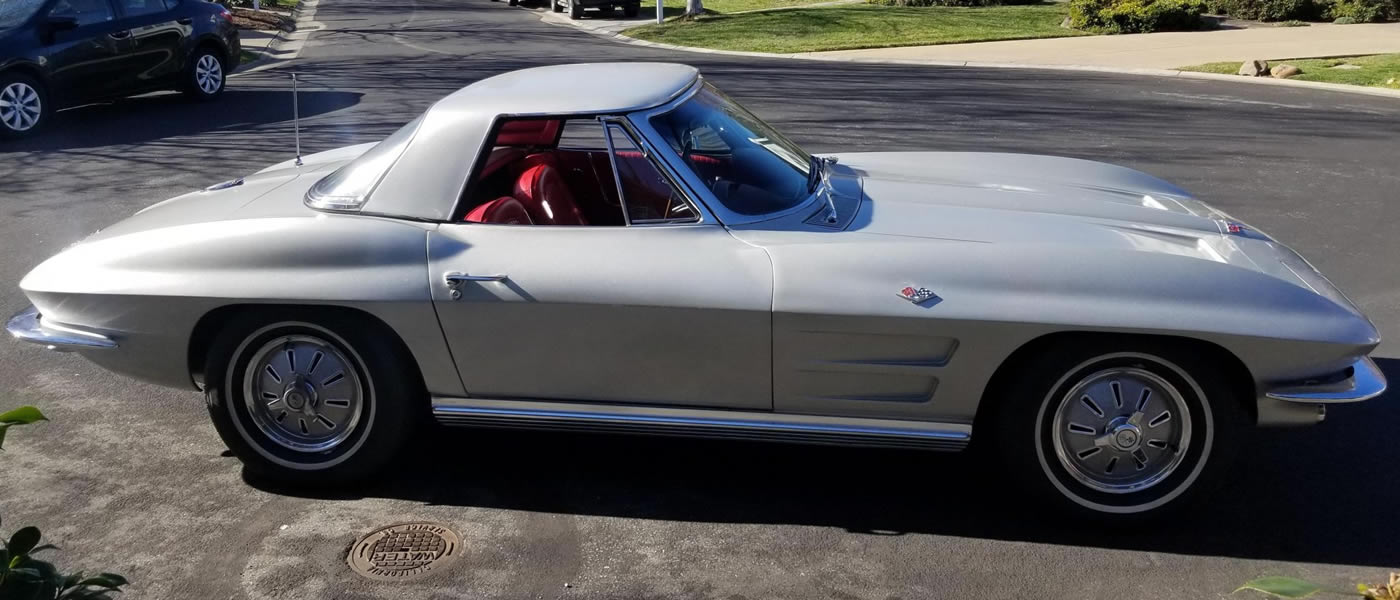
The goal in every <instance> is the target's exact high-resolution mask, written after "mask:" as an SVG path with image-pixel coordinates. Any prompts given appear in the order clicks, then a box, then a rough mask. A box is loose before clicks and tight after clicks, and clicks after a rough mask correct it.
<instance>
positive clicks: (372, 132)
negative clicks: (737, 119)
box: [0, 0, 1400, 599]
mask: <svg viewBox="0 0 1400 600" xmlns="http://www.w3.org/2000/svg"><path fill="white" fill-rule="evenodd" d="M318 20H320V21H322V22H324V23H325V25H326V27H327V29H326V30H324V31H321V32H318V33H316V34H315V35H314V36H313V37H312V39H311V43H310V44H309V45H308V47H307V48H306V50H305V52H304V54H303V55H302V59H301V60H300V61H299V62H298V67H297V68H298V69H299V70H300V71H301V72H302V73H303V74H304V78H305V79H306V80H307V82H308V86H307V90H306V91H305V93H304V96H303V98H302V107H303V112H304V113H306V114H308V115H309V116H308V118H307V119H306V121H305V127H306V136H305V144H306V146H307V148H308V149H310V150H322V149H328V148H331V147H335V146H339V145H343V144H349V143H356V142H362V141H367V140H373V139H376V138H377V137H379V136H382V135H384V134H385V133H387V132H388V131H390V130H391V129H392V128H394V127H396V126H397V125H399V124H401V123H403V122H405V121H407V120H408V119H409V118H411V117H412V116H413V115H414V114H415V113H417V112H419V111H421V110H423V109H424V108H425V107H426V106H427V105H428V104H429V103H430V102H432V101H433V100H434V99H435V98H437V97H439V96H441V95H442V94H444V93H446V92H448V91H450V90H453V89H456V88H458V87H460V86H462V85H464V84H467V83H469V82H471V81H474V80H476V79H478V78H481V77H484V76H487V75H490V74H494V73H498V72H501V71H506V70H510V69H515V68H519V67H525V66H531V65H539V64H551V63H558V62H568V61H579V60H636V59H662V60H674V61H686V62H691V63H693V64H696V65H698V66H700V67H701V68H702V69H703V71H704V72H705V74H706V76H707V77H710V78H711V79H712V80H713V81H715V82H716V83H717V84H719V85H720V86H721V87H723V88H725V89H727V90H730V91H732V93H733V94H734V95H736V96H738V97H739V98H741V99H742V100H743V101H745V102H746V103H748V104H749V105H750V106H752V107H753V108H755V109H756V110H757V112H759V113H760V114H761V115H763V116H765V117H767V118H769V119H771V120H772V121H774V122H776V123H777V124H779V125H780V126H781V127H782V128H784V129H785V130H787V131H790V132H792V135H793V137H795V138H796V139H797V140H798V141H799V142H801V143H803V144H804V145H806V146H808V147H809V148H810V149H812V150H815V151H831V150H836V149H838V148H843V149H861V150H911V149H920V148H925V149H927V148H937V149H951V150H959V149H963V150H1002V151H1023V152H1045V153H1055V154H1063V155H1070V156H1077V157H1084V158H1091V159H1100V160H1107V161H1113V162H1119V163H1124V164H1127V165H1131V166H1133V167H1137V168H1141V169H1144V170H1147V171H1149V172H1153V173H1156V174H1159V175H1162V176H1165V177H1167V178H1169V179H1173V180H1175V181H1177V182H1180V183H1181V184H1183V185H1184V186H1185V187H1187V188H1189V189H1192V190H1194V191H1196V192H1198V193H1199V194H1200V195H1201V196H1203V197H1205V198H1206V199H1208V200H1210V201H1212V202H1214V203H1216V204H1218V205H1220V206H1222V207H1224V208H1225V209H1226V210H1228V211H1230V212H1232V213H1235V214H1236V215H1238V216H1239V217H1241V218H1243V219H1245V220H1247V221H1250V222H1253V223H1255V224H1257V225H1258V226H1261V227H1264V228H1266V229H1267V230H1269V231H1271V232H1273V233H1275V234H1276V235H1277V236H1278V237H1280V238H1282V239H1283V240H1286V241H1288V242H1290V243H1292V244H1293V245H1295V247H1297V248H1298V249H1299V250H1301V251H1302V252H1303V254H1305V255H1306V256H1308V257H1310V258H1311V259H1312V260H1313V261H1315V263H1316V264H1317V265H1318V266H1319V267H1320V268H1321V269H1322V270H1323V271H1324V272H1326V273H1328V274H1330V275H1332V276H1333V277H1334V279H1335V280H1336V282H1337V283H1338V284H1339V285H1340V286H1341V287H1342V288H1343V289H1345V290H1346V291H1347V292H1348V293H1350V294H1351V295H1352V297H1353V298H1354V299H1355V300H1356V301H1357V303H1358V304H1360V305H1361V306H1362V307H1363V309H1365V310H1366V311H1367V312H1368V313H1369V314H1370V315H1371V316H1372V317H1373V318H1374V319H1375V320H1376V322H1377V324H1378V325H1379V326H1380V328H1381V329H1382V331H1383V332H1384V334H1385V335H1386V336H1387V337H1388V340H1389V341H1388V342H1387V345H1386V346H1384V347H1382V349H1381V351H1380V352H1379V354H1380V356H1382V357H1389V358H1391V359H1393V358H1396V357H1400V345H1396V342H1395V341H1396V340H1400V260H1396V258H1397V257H1400V240H1397V237H1396V235H1395V234H1394V224H1395V223H1397V222H1400V202H1396V200H1397V191H1398V190H1400V177H1397V175H1396V170H1395V168H1396V155H1397V140H1400V136H1397V134H1400V103H1397V102H1394V101H1390V100H1386V99H1376V98H1366V97H1359V96H1357V97H1353V96H1347V95H1340V94H1332V93H1324V92H1316V91H1301V90H1291V89H1275V88H1261V87H1257V86H1247V85H1238V86H1236V85H1229V84H1227V83H1220V82H1208V81H1178V80H1159V79H1151V78H1137V77H1120V76H1107V75H1094V74H1069V73H1059V72H1034V71H1014V70H975V69H932V68H913V67H883V66H870V65H851V64H819V63H812V62H797V61H776V60H775V61H763V60H752V59H742V60H740V59H731V58H727V57H717V56H710V55H690V54H682V53H672V52H661V51H655V50H646V49H640V48H635V47H629V46H624V45H618V44H614V43H612V42H608V41H605V40H601V39H599V38H595V37H592V36H589V35H586V34H582V33H578V32H576V31H574V30H571V29H566V28H561V27H555V26H548V25H544V24H541V23H540V22H539V21H538V20H537V18H536V16H535V15H534V14H533V13H531V12H529V11H526V10H519V9H510V8H507V7H506V6H505V4H504V3H491V2H487V1H486V0H418V1H417V2H414V1H413V0H408V2H393V3H388V2H374V1H371V0H327V1H326V2H325V3H324V4H323V6H322V9H321V11H320V13H319V15H318ZM560 93H568V91H567V90H561V91H560ZM288 118H289V109H288V97H287V95H286V93H285V92H284V82H283V80H282V79H281V78H279V77H277V76H275V74H273V73H261V74H250V75H248V76H246V77H242V78H239V79H237V80H236V81H234V82H233V83H232V85H231V87H230V91H229V93H228V95H227V97H226V98H225V99H224V100H223V101H222V102H220V103H218V104H214V105H208V106H192V105H187V104H184V103H182V102H181V101H180V100H178V99H177V98H175V97H171V96H154V97H145V98H140V99H134V100H128V101H125V102H121V103H117V104H115V105H111V106H98V107H91V108H84V109H79V110H74V111H69V112H68V113H65V114H64V115H63V120H62V123H61V124H60V125H58V127H57V128H56V129H55V130H54V131H52V132H51V135H50V136H49V137H46V138H45V139H44V140H41V141H37V142H31V143H29V144H27V145H13V144H12V145H9V146H6V147H4V148H0V211H3V217H4V218H3V219H0V256H3V257H4V260H3V261H0V282H4V283H5V285H3V286H0V307H8V308H10V309H18V308H20V307H21V306H23V305H24V300H23V298H22V297H21V295H20V294H19V293H18V292H17V291H16V289H15V287H14V283H16V282H17V280H18V278H19V277H20V276H21V275H22V274H23V273H24V272H25V271H27V270H28V269H29V268H31V267H32V266H33V265H35V264H37V263H38V262H39V261H40V260H42V259H43V258H44V257H46V256H48V255H50V254H52V253H54V252H56V251H58V250H60V249H61V248H63V247H64V246H65V245H67V244H69V243H71V242H73V241H75V240H77V239H79V238H81V237H82V236H84V235H85V234H87V233H89V232H91V231H93V230H95V229H97V228H99V227H102V226H104V225H106V224H108V223H111V222H112V221H114V220H117V219H119V218H122V217H124V216H126V215H129V214H131V213H132V212H133V211H135V210H137V209H138V208H140V207H142V206H145V205H147V204H149V203H151V202H153V201H156V200H159V199H163V198H166V197H169V196H173V195H176V194H178V193H182V192H184V191H187V190H190V189H194V188H197V187H201V186H205V185H208V184H211V183H214V182H217V181H221V180H224V179H228V178H230V177H233V176H237V175H239V174H244V173H248V172H251V171H253V170H255V169H257V168H260V167H261V166H263V165H266V164H268V163H271V162H274V161H280V160H283V159H286V158H289V157H290V156H291V148H292V138H291V123H290V122H289V120H288ZM292 283H294V282H292ZM1382 364H1383V368H1384V369H1385V370H1386V371H1387V373H1388V374H1389V375H1390V377H1391V379H1392V380H1394V381H1400V361H1396V360H1383V361H1382ZM0 399H3V400H0V404H4V405H10V404H21V403H25V404H28V403H32V404H38V405H40V406H42V407H44V408H45V410H46V411H47V412H48V413H49V414H50V415H51V416H52V417H53V418H54V422H52V423H48V424H44V425H40V426H37V427H32V428H28V429H26V430H17V431H14V432H12V433H11V434H10V436H9V439H8V440H7V441H8V442H9V446H8V447H7V449H6V450H5V451H4V453H3V457H2V458H0V481H3V485H0V514H3V515H4V517H5V523H6V524H7V525H8V526H10V527H14V526H15V525H16V524H18V523H20V522H34V523H37V524H40V525H42V526H43V527H44V529H45V531H46V532H47V533H48V534H50V535H51V536H52V537H53V538H54V541H55V542H56V543H58V544H59V545H60V546H62V547H64V551H63V552H62V553H61V555H60V558H61V560H62V561H63V562H64V563H65V564H68V565H74V566H82V567H85V568H88V569H98V568H102V569H111V570H115V571H119V572H122V573H125V574H127V575H128V576H130V577H131V578H132V579H133V580H135V581H136V582H137V584H136V585H135V586H134V588H133V590H132V592H131V593H130V594H128V595H127V596H126V597H128V598H178V599H185V598H190V599H206V598H207V599H223V598H245V597H246V598H322V597H337V598H369V597H393V598H449V597H450V598H461V597H468V598H476V597H502V598H547V597H577V598H652V597H655V598H661V597H666V598H802V599H807V598H872V599H874V598H878V599H886V598H935V597H937V598H987V599H994V598H1007V597H1031V596H1033V597H1045V598H1074V599H1078V598H1112V599H1120V598H1139V597H1140V598H1163V599H1167V598H1171V599H1185V598H1215V597H1222V596H1223V595H1225V594H1226V593H1228V592H1229V591H1230V590H1232V589H1234V587H1235V586H1236V585H1238V583H1240V582H1241V581H1243V580H1245V579H1248V578H1250V577H1254V576H1257V575H1261V574H1292V575H1303V576H1310V577H1315V578H1319V579H1322V580H1324V581H1329V582H1334V583H1339V584H1340V583H1345V582H1348V581H1352V580H1377V579H1379V578H1380V576H1381V575H1382V574H1383V572H1384V567H1386V566H1391V567H1394V566H1400V545H1397V544H1396V543H1395V540H1396V539H1400V536H1397V533H1400V531H1397V530H1400V526H1397V523H1396V521H1395V498H1397V497H1400V478H1397V477H1395V476H1394V469H1395V467H1394V465H1396V464H1400V445H1397V444H1396V443H1395V439H1396V438H1395V431H1396V429H1395V425H1394V423H1395V420H1396V418H1397V416H1400V407H1397V406H1396V405H1395V403H1396V401H1397V400H1400V397H1397V395H1396V394H1391V395H1390V397H1388V398H1384V399H1382V400H1379V401H1375V402H1371V403H1368V404H1366V405H1364V406H1358V407H1353V408H1344V409H1340V410H1336V411H1334V413H1333V416H1332V417H1331V418H1329V420H1328V423H1327V424H1326V425H1325V426H1323V427H1319V428H1312V429H1308V430H1300V431H1287V432H1278V431H1270V432H1264V433H1261V434H1260V435H1257V436H1255V437H1254V438H1251V439H1250V440H1249V441H1248V442H1249V446H1248V449H1247V451H1246V452H1245V456H1244V460H1243V463H1242V464H1241V466H1240V468H1239V470H1238V473H1237V476H1236V478H1235V480H1234V481H1233V482H1232V483H1231V485H1230V487H1229V488H1228V489H1227V490H1225V491H1224V493H1222V494H1221V495H1220V496H1219V497H1218V498H1217V500H1216V502H1215V503H1214V504H1213V505H1211V506H1210V507H1207V508H1205V509H1203V510H1201V511H1199V512H1198V513H1196V514H1192V515H1188V516H1187V517H1186V518H1185V519H1183V520H1181V521H1179V522H1177V523H1174V524H1171V525H1169V526H1158V527H1138V528H1127V529H1120V530H1107V529H1101V528H1097V527H1093V526H1088V525H1084V524H1075V523H1065V522H1060V521H1056V520H1046V519H1043V518H1040V517H1036V516H1034V515H1033V514H1031V513H1029V512H1028V511H1026V510H1025V507H1024V506H1023V505H1021V504H1020V502H1019V499H1018V498H1017V497H1016V496H1015V495H1014V491H1012V490H1013V488H1011V487H1009V486H1008V485H1006V482H1005V481H1004V480H1003V479H1002V478H1001V474H999V473H997V472H989V471H982V470H978V469H976V468H974V467H973V466H972V465H971V464H969V463H968V462H967V461H963V460H959V458H958V457H943V456H929V455H926V454H921V453H910V452H890V451H859V450H832V449H824V448H808V447H788V446H776V445H755V444H740V443H710V442H692V441H679V442H678V441H665V440H661V441H657V440H649V439H638V438H625V437H588V436H561V435H542V434H500V433H487V432H481V433H472V432H453V433H449V434H437V435H432V436H426V437H425V439H424V440H423V441H422V442H421V443H420V444H419V445H418V447H416V448H415V449H414V451H413V452H412V453H410V454H409V455H408V456H406V457H405V460H404V462H403V464H402V465H401V466H400V467H399V468H397V469H395V470H393V471H392V472H390V473H387V474H385V475H384V476H383V477H381V478H380V479H379V480H378V481H377V482H375V483H373V484H371V485H368V486H366V487H364V488H362V489H359V490H356V491H355V492H354V493H351V494H341V495H328V496H322V497H314V496H308V495H307V494H305V493H304V492H295V491H290V490H278V489H272V488H269V487H267V486H265V485H264V484H261V483H258V482H247V481H244V479H243V477H242V476H241V473H240V469H239V467H238V464H237V462H236V461H235V460H234V459H233V458H230V457H228V456H226V455H225V454H223V447H222V446H221V445H220V443H219V442H218V440H217V438H216V437H215V435H214V432H213V431H212V428H211V427H210V426H209V425H208V423H207V420H206V417H205V415H204V409H203V406H202V404H201V402H200V399H199V396H198V395H197V394H195V393H193V392H181V391H171V390H164V389H159V388H154V387H149V386H145V385H142V384H136V383H132V382H128V381H125V380H122V379H117V378H115V377H113V376H111V375H108V374H106V373H105V372H103V371H100V370H98V369H96V368H95V367H93V366H91V365H89V364H88V363H86V362H84V361H82V360H80V359H77V358H74V357H72V356H64V355H55V354H49V353H44V352H41V351H38V350H36V349H33V348H28V347H23V348H22V347H19V346H18V345H15V344H0ZM408 519H428V520H436V521H442V522H445V523H448V524H451V525H452V526H453V527H455V528H456V529H457V530H458V531H459V532H461V533H462V535H463V537H464V538H465V540H466V549H465V552H466V553H465V555H464V557H463V560H462V561H461V562H459V563H458V564H457V565H456V566H455V567H454V568H452V569H451V570H449V571H447V572H445V573H442V574H441V575H440V576H438V577H436V578H432V579H427V580H423V581H420V582H415V583H400V584H381V583H371V582H368V581H364V580H361V579H359V578H357V577H355V576H353V575H351V574H350V573H349V572H348V571H347V569H346V567H345V566H344V563H343V556H344V553H345V551H346V549H347V547H348V546H349V545H350V543H351V542H352V540H353V539H354V538H355V536H356V535H358V534H360V533H363V532H365V531H367V530H369V529H370V528H372V527H375V526H379V525H384V524H388V523H392V522H396V521H401V520H408ZM566 584H568V586H569V587H566Z"/></svg>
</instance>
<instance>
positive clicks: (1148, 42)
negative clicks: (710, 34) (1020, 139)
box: [799, 23, 1400, 69]
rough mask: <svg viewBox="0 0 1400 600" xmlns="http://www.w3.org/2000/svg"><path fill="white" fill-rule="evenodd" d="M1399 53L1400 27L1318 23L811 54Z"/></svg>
mask: <svg viewBox="0 0 1400 600" xmlns="http://www.w3.org/2000/svg"><path fill="white" fill-rule="evenodd" d="M1387 52H1400V23H1376V24H1361V25H1332V24H1313V25H1311V26H1308V27H1251V28H1248V29H1223V30H1219V31H1191V32H1170V33H1141V34H1131V35H1101V36H1085V37H1067V38H1052V39H1040V40H1018V41H1009V42H981V43H974V44H945V45H939V46H906V47H901V48H871V49H866V50H836V51H831V52H804V53H801V54H800V55H799V56H803V57H812V58H838V59H840V58H845V59H864V60H899V61H929V62H958V61H968V62H978V63H1007V64H1033V65H1078V66H1093V67H1111V68H1135V69H1176V68H1180V67H1185V66H1190V65H1198V64H1201V63H1208V62H1225V61H1238V62H1244V61H1246V60H1251V59H1256V58H1258V59H1266V60H1272V59H1280V58H1306V57H1320V56H1348V55H1356V54H1382V53H1387Z"/></svg>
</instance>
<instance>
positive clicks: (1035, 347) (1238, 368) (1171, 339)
mask: <svg viewBox="0 0 1400 600" xmlns="http://www.w3.org/2000/svg"><path fill="white" fill-rule="evenodd" d="M1132 340H1151V341H1154V342H1157V343H1163V342H1165V343H1170V344H1175V345H1179V346H1183V347H1186V348H1190V349H1191V350H1192V351H1194V352H1198V353H1201V354H1202V355H1204V356H1208V357H1209V358H1210V362H1211V363H1212V364H1215V365H1218V366H1219V367H1220V370H1221V372H1222V373H1223V374H1224V375H1225V377H1226V379H1227V380H1228V381H1229V382H1230V385H1231V386H1232V387H1233V388H1234V389H1233V392H1234V394H1235V399H1236V400H1237V401H1238V402H1240V403H1241V407H1242V408H1243V409H1244V410H1245V412H1246V413H1247V414H1248V415H1249V417H1250V420H1251V422H1253V421H1255V420H1257V419H1258V414H1257V411H1258V406H1256V404H1255V390H1254V378H1253V376H1252V375H1251V374H1250V372H1249V368H1248V367H1246V366H1245V365H1244V363H1243V362H1241V361H1240V359H1239V358H1238V357H1236V356H1235V355H1234V354H1233V353H1231V352H1230V351H1229V350H1226V349H1225V348H1223V347H1221V346H1219V345H1217V344H1214V343H1212V342H1207V341H1205V340H1200V339H1196V338H1189V337H1182V336H1171V335H1150V334H1117V333H1101V332H1088V331H1064V332H1057V333H1050V334H1046V335H1043V336H1040V337H1038V338H1035V339H1033V340H1031V341H1029V342H1026V343H1025V344H1022V345H1021V347H1020V348H1017V349H1016V351H1015V352H1012V353H1011V355H1010V356H1008V357H1007V358H1006V360H1005V361H1002V363H1001V366H999V367H997V370H996V371H995V372H994V373H993V374H992V378H991V380H989V381H988V383H987V387H986V388H985V389H984V390H983V392H982V398H981V400H980V401H979V402H978V403H977V415H976V417H974V419H973V431H974V432H976V430H977V428H978V427H979V426H982V425H984V424H987V422H988V421H990V420H991V415H992V414H994V412H995V409H994V407H995V406H997V405H999V404H1000V403H1001V402H1003V399H1002V395H1003V394H1004V390H1005V389H1006V387H1007V384H1008V383H1010V382H1011V381H1012V380H1013V379H1014V377H1015V374H1016V373H1017V372H1018V371H1019V370H1020V369H1022V368H1023V365H1025V363H1026V362H1027V361H1029V360H1031V359H1032V358H1034V357H1036V356H1039V355H1041V354H1042V353H1044V352H1046V351H1048V350H1049V349H1051V348H1054V347H1057V346H1062V345H1073V344H1076V343H1077V344H1086V343H1095V344H1102V343H1107V342H1116V343H1119V344H1122V343H1124V342H1128V341H1132ZM976 437H977V436H976V435H974V436H973V438H974V439H976Z"/></svg>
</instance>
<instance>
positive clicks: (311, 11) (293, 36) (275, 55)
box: [229, 0, 325, 78]
mask: <svg viewBox="0 0 1400 600" xmlns="http://www.w3.org/2000/svg"><path fill="white" fill-rule="evenodd" d="M320 4H321V0H301V2H299V3H297V7H296V8H295V9H292V20H293V21H295V22H296V29H294V30H292V31H279V32H278V33H277V35H276V36H274V37H273V38H272V41H271V42H269V43H268V45H267V48H266V49H265V50H263V51H262V53H261V54H262V55H263V57H262V58H259V59H257V60H255V61H253V62H250V63H248V64H246V65H241V66H239V68H238V72H236V73H234V74H232V75H229V77H230V78H233V77H238V76H239V75H248V74H250V73H257V72H260V71H266V70H268V69H272V68H275V67H277V66H280V65H281V64H282V63H285V62H288V61H291V60H295V59H296V58H297V57H298V56H300V55H301V49H302V47H303V46H305V45H306V40H307V39H308V38H310V37H311V34H312V33H313V32H315V31H319V30H321V29H324V28H325V25H323V24H322V23H320V22H317V21H316V7H317V6H319V5H320Z"/></svg>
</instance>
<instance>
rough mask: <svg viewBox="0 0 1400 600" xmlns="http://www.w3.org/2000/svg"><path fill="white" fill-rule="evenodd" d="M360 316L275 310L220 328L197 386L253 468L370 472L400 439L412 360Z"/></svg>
mask: <svg viewBox="0 0 1400 600" xmlns="http://www.w3.org/2000/svg"><path fill="white" fill-rule="evenodd" d="M361 321H362V319H354V320H352V319H349V318H347V317H346V316H345V315H341V314H339V313H327V314H324V315H320V314H317V315H314V316H312V315H309V314H303V313H301V312H298V311H287V312H282V311H278V312H275V313H269V314H265V315H261V316H259V315H255V314H252V313H245V314H243V315H240V316H239V317H238V318H236V319H234V320H233V322H231V323H230V324H229V325H228V326H227V327H226V328H225V329H224V332H223V333H222V334H221V335H220V337H219V339H218V340H217V341H216V342H215V344H214V345H213V347H212V349H211V351H210V354H209V358H208V362H207V365H208V369H207V371H208V372H207V373H206V382H207V383H206V392H205V394H206V399H207V404H208V408H209V415H210V417H211V418H212V419H213V421H214V428H215V429H216V430H218V432H219V436H220V437H221V438H223V440H224V443H225V444H226V445H227V446H228V447H229V449H230V450H232V451H233V453H234V454H235V455H236V456H238V458H239V459H240V460H242V461H243V463H244V465H245V466H246V467H247V468H248V469H249V470H250V471H251V472H254V473H256V474H258V475H261V476H264V477H268V478H270V479H276V480H281V481H287V482H292V483H298V484H304V483H342V482H346V481H350V480H352V479H358V478H362V477H364V476H367V475H370V474H372V473H373V472H374V471H376V470H377V469H378V468H380V467H382V466H383V465H385V464H386V463H387V462H388V461H389V460H390V459H392V458H393V456H394V454H395V453H397V451H398V449H399V447H400V446H401V444H402V443H403V441H404V440H406V439H408V436H409V435H410V430H411V429H412V427H413V425H414V424H415V423H416V421H417V419H418V417H419V416H421V415H419V413H418V409H419V408H421V406H422V405H423V403H422V402H421V400H422V394H420V393H417V392H416V391H415V390H420V389H421V385H419V384H418V383H417V382H416V381H414V380H412V379H411V377H409V376H408V375H406V374H408V373H414V372H416V369H413V368H412V366H411V364H410V362H409V359H408V358H407V357H406V356H403V355H402V353H401V352H400V350H399V349H398V348H397V347H396V346H394V345H392V344H387V343H385V341H384V340H385V339H390V337H391V336H392V332H371V331H369V330H368V329H367V328H366V327H365V326H364V323H363V322H361ZM369 329H375V328H373V327H371V328H369ZM386 333H387V335H386Z"/></svg>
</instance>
